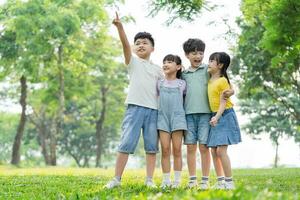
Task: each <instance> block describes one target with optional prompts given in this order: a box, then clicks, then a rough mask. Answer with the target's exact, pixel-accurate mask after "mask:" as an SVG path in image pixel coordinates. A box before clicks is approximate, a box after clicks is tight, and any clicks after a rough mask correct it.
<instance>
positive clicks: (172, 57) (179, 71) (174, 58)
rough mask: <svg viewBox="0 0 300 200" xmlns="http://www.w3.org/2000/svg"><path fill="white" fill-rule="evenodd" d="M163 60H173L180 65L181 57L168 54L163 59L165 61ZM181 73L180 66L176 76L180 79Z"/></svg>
mask: <svg viewBox="0 0 300 200" xmlns="http://www.w3.org/2000/svg"><path fill="white" fill-rule="evenodd" d="M165 61H172V62H175V63H176V64H177V65H181V58H180V57H179V56H177V55H173V54H168V55H166V56H165V57H164V59H163V62H165ZM181 74H182V68H180V70H177V73H176V78H179V79H180V78H181Z"/></svg>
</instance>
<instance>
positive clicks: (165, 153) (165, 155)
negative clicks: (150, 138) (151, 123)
mask: <svg viewBox="0 0 300 200" xmlns="http://www.w3.org/2000/svg"><path fill="white" fill-rule="evenodd" d="M159 141H160V145H161V168H162V172H163V173H170V171H171V166H170V155H171V134H170V133H167V132H164V131H159Z"/></svg>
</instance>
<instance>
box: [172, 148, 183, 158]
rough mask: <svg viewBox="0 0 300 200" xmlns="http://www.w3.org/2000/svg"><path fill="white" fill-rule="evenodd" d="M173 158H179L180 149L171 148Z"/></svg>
mask: <svg viewBox="0 0 300 200" xmlns="http://www.w3.org/2000/svg"><path fill="white" fill-rule="evenodd" d="M173 156H174V157H175V158H179V157H181V148H173Z"/></svg>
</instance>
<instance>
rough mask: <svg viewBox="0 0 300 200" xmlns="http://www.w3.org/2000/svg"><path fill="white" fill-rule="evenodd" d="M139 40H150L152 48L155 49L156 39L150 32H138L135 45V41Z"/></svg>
mask: <svg viewBox="0 0 300 200" xmlns="http://www.w3.org/2000/svg"><path fill="white" fill-rule="evenodd" d="M138 39H148V40H150V42H151V44H152V46H153V47H154V39H153V38H152V35H151V34H150V33H148V32H138V33H137V34H136V35H135V36H134V43H135V41H137V40H138Z"/></svg>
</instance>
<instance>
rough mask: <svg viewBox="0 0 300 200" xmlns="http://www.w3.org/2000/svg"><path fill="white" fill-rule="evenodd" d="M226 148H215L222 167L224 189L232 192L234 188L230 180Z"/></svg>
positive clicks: (230, 173) (229, 166) (230, 174)
mask: <svg viewBox="0 0 300 200" xmlns="http://www.w3.org/2000/svg"><path fill="white" fill-rule="evenodd" d="M227 147H228V146H227V145H226V146H219V147H217V155H218V157H220V159H221V162H222V167H223V169H224V174H225V189H228V190H232V189H234V188H235V186H234V183H233V179H232V172H231V163H230V159H229V156H228V154H227Z"/></svg>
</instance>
